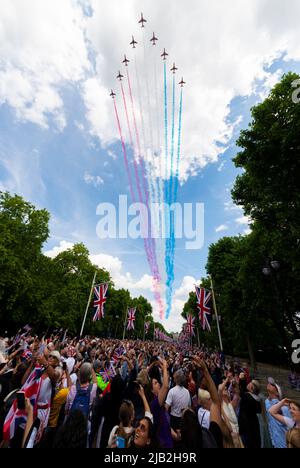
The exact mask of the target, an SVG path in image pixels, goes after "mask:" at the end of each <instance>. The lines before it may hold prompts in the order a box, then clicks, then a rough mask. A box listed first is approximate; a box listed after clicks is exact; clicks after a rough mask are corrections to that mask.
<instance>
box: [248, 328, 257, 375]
mask: <svg viewBox="0 0 300 468" xmlns="http://www.w3.org/2000/svg"><path fill="white" fill-rule="evenodd" d="M247 345H248V352H249V357H250V363H251V368H252V369H253V370H254V372H257V362H256V359H255V354H254V350H253V346H252V342H251V340H250V336H249V335H248V334H247Z"/></svg>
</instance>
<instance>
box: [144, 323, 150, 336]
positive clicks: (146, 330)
mask: <svg viewBox="0 0 300 468" xmlns="http://www.w3.org/2000/svg"><path fill="white" fill-rule="evenodd" d="M149 331H150V322H145V333H146V335H148V333H149Z"/></svg>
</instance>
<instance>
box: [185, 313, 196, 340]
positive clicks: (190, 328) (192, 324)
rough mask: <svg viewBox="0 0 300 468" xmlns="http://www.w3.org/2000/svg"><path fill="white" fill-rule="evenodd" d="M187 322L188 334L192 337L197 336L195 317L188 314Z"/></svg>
mask: <svg viewBox="0 0 300 468" xmlns="http://www.w3.org/2000/svg"><path fill="white" fill-rule="evenodd" d="M186 321H187V332H188V334H189V335H190V336H195V332H194V330H195V317H193V316H192V315H191V314H188V315H187V317H186Z"/></svg>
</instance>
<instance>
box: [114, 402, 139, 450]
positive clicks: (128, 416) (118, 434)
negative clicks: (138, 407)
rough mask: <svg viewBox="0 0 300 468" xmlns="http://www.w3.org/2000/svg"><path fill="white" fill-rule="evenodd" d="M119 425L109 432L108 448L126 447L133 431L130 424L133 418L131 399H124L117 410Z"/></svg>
mask: <svg viewBox="0 0 300 468" xmlns="http://www.w3.org/2000/svg"><path fill="white" fill-rule="evenodd" d="M119 419H120V425H119V426H116V427H114V428H113V430H112V431H111V433H110V436H109V441H108V448H120V449H121V448H128V447H129V445H130V438H131V436H132V435H133V433H134V428H133V426H132V424H133V421H134V419H135V411H134V406H133V404H132V402H131V401H129V400H124V401H123V403H122V405H121V407H120V411H119Z"/></svg>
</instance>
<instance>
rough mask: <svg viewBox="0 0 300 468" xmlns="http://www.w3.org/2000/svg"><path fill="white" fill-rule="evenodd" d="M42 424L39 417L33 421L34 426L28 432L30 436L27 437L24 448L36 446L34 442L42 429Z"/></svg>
mask: <svg viewBox="0 0 300 468" xmlns="http://www.w3.org/2000/svg"><path fill="white" fill-rule="evenodd" d="M40 425H41V421H40V420H39V419H38V418H37V419H36V420H35V421H34V423H33V426H32V428H31V430H30V432H29V434H28V437H27V439H26V442H25V444H24V448H25V449H33V448H34V443H35V439H36V436H37V433H38V431H39V429H40Z"/></svg>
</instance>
